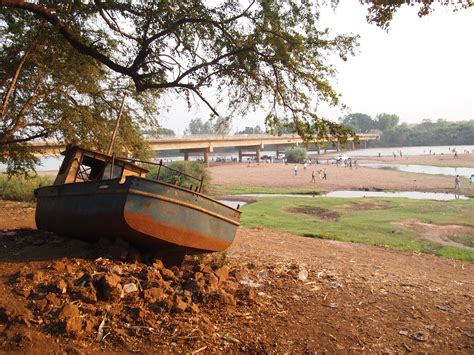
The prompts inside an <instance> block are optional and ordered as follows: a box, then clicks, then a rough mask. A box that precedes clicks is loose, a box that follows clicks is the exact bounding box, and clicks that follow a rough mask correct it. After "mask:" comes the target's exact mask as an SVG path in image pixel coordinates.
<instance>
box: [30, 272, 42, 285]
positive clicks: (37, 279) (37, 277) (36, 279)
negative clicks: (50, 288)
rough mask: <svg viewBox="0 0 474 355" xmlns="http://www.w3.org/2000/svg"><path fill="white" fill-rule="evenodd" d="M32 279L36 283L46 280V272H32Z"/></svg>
mask: <svg viewBox="0 0 474 355" xmlns="http://www.w3.org/2000/svg"><path fill="white" fill-rule="evenodd" d="M31 280H32V281H33V282H35V283H40V282H42V281H43V280H44V273H43V272H42V271H39V270H37V271H35V272H33V273H32V274H31Z"/></svg>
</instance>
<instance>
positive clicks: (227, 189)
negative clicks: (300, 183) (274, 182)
mask: <svg viewBox="0 0 474 355" xmlns="http://www.w3.org/2000/svg"><path fill="white" fill-rule="evenodd" d="M211 193H212V195H213V196H224V195H245V194H292V195H294V194H301V195H319V193H320V192H319V191H316V190H311V189H298V188H288V187H266V186H242V185H214V186H213V187H212V189H211Z"/></svg>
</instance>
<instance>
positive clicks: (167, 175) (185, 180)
mask: <svg viewBox="0 0 474 355" xmlns="http://www.w3.org/2000/svg"><path fill="white" fill-rule="evenodd" d="M167 166H169V167H170V168H172V169H175V170H178V171H180V172H183V173H185V174H188V175H191V176H194V177H195V178H196V179H201V178H203V183H202V190H201V192H204V193H207V192H209V186H210V183H211V175H210V173H209V171H208V170H207V169H206V166H205V165H204V164H201V163H199V162H197V161H174V162H171V163H169V164H167ZM157 174H158V167H154V168H153V169H151V170H150V171H149V172H148V174H147V177H148V178H149V179H156V177H157ZM159 179H160V181H164V182H167V183H169V184H173V185H178V186H181V187H185V188H190V187H191V185H192V186H193V190H195V188H196V186H199V181H198V180H196V179H192V178H190V177H188V176H185V175H182V174H179V173H177V172H176V171H173V170H170V169H166V168H161V169H160V177H159Z"/></svg>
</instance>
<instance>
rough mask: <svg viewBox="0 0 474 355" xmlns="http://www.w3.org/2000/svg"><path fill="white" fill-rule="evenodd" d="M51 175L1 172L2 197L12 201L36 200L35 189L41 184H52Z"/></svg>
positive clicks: (0, 188) (0, 189)
mask: <svg viewBox="0 0 474 355" xmlns="http://www.w3.org/2000/svg"><path fill="white" fill-rule="evenodd" d="M53 182H54V178H53V177H51V176H38V175H36V176H32V177H24V176H17V175H13V176H11V177H9V176H8V175H6V174H0V199H2V200H11V201H34V199H35V196H34V190H35V189H37V188H38V187H41V186H47V185H52V184H53Z"/></svg>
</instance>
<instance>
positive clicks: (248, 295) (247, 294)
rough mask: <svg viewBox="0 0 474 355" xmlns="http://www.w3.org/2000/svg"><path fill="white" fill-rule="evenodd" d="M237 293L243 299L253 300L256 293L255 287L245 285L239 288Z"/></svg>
mask: <svg viewBox="0 0 474 355" xmlns="http://www.w3.org/2000/svg"><path fill="white" fill-rule="evenodd" d="M235 295H236V296H237V297H238V298H240V299H241V300H244V301H248V302H252V301H254V300H255V297H256V293H255V289H253V288H252V287H249V286H247V287H244V288H243V289H240V290H238V291H237V292H236V293H235Z"/></svg>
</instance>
